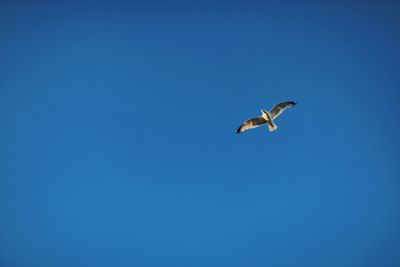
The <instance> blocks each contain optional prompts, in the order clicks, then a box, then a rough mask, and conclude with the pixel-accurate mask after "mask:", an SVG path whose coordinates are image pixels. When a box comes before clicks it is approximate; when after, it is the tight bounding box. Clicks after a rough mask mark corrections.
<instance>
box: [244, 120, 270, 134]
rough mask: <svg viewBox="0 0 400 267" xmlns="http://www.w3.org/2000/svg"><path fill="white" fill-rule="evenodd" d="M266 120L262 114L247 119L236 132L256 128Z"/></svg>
mask: <svg viewBox="0 0 400 267" xmlns="http://www.w3.org/2000/svg"><path fill="white" fill-rule="evenodd" d="M266 122H267V121H266V120H264V118H263V117H262V116H260V117H256V118H251V119H248V120H247V121H245V122H243V124H242V125H240V126H239V128H238V129H237V130H236V133H242V132H244V131H246V130H249V129H253V128H256V127H258V126H260V125H263V124H264V123H266Z"/></svg>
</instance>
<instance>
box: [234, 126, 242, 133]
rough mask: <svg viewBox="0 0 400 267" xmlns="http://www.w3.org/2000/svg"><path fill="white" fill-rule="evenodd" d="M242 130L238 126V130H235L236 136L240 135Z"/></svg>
mask: <svg viewBox="0 0 400 267" xmlns="http://www.w3.org/2000/svg"><path fill="white" fill-rule="evenodd" d="M241 129H242V126H240V127H239V128H237V130H236V131H235V133H237V134H240V133H241V131H240V130H241Z"/></svg>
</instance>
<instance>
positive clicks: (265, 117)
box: [236, 101, 297, 133]
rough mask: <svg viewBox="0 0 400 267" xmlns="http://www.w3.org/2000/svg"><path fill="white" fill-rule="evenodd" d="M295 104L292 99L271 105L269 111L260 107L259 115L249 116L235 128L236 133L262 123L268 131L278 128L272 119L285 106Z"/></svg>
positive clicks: (280, 112)
mask: <svg viewBox="0 0 400 267" xmlns="http://www.w3.org/2000/svg"><path fill="white" fill-rule="evenodd" d="M296 104H297V103H296V102H294V101H287V102H282V103H279V104H277V105H275V106H273V108H272V109H271V110H270V111H269V112H268V111H265V110H263V109H262V110H261V116H259V117H255V118H251V119H248V120H246V121H245V122H243V123H242V125H240V126H239V128H238V129H237V130H236V133H242V132H244V131H246V130H249V129H253V128H256V127H259V126H261V125H263V124H267V125H268V129H269V131H270V132H272V131H275V130H276V129H277V128H278V126H277V125H276V124H275V123H274V119H276V118H277V117H278V116H279V115H280V114H282V112H283V111H284V110H285V109H286V108H288V107H292V106H294V105H296Z"/></svg>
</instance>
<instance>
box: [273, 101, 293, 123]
mask: <svg viewBox="0 0 400 267" xmlns="http://www.w3.org/2000/svg"><path fill="white" fill-rule="evenodd" d="M296 104H297V103H296V102H294V101H288V102H282V103H279V104H277V105H275V106H274V107H273V108H272V109H271V110H270V112H269V113H270V114H271V117H272V119H275V118H276V117H278V116H279V115H281V113H282V112H283V111H284V110H285V109H287V108H288V107H292V106H294V105H296Z"/></svg>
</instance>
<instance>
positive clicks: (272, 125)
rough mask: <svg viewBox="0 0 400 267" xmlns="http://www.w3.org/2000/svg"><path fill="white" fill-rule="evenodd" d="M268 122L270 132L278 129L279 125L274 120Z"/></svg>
mask: <svg viewBox="0 0 400 267" xmlns="http://www.w3.org/2000/svg"><path fill="white" fill-rule="evenodd" d="M267 124H268V130H269V131H270V132H273V131H275V130H276V129H278V125H276V124H275V123H274V122H273V121H269V122H268V123H267Z"/></svg>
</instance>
